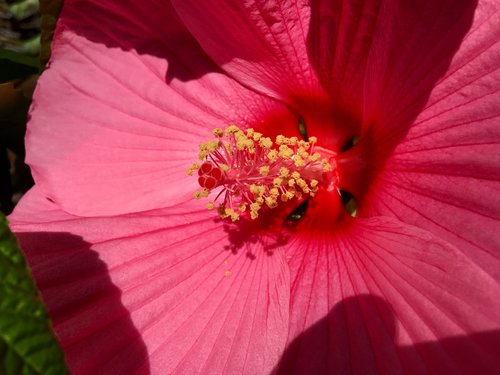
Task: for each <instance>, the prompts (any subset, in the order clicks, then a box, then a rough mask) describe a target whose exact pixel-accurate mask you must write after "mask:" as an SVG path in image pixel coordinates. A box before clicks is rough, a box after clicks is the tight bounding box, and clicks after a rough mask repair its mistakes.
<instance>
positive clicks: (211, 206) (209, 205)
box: [207, 202, 215, 210]
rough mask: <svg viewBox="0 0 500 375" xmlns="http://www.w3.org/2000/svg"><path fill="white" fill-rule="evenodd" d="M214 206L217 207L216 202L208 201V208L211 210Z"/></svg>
mask: <svg viewBox="0 0 500 375" xmlns="http://www.w3.org/2000/svg"><path fill="white" fill-rule="evenodd" d="M214 207H215V204H214V202H208V203H207V208H208V209H209V210H213V208H214Z"/></svg>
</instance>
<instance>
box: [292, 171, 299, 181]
mask: <svg viewBox="0 0 500 375" xmlns="http://www.w3.org/2000/svg"><path fill="white" fill-rule="evenodd" d="M292 178H293V179H295V180H297V179H299V178H300V173H299V172H297V171H293V172H292Z"/></svg>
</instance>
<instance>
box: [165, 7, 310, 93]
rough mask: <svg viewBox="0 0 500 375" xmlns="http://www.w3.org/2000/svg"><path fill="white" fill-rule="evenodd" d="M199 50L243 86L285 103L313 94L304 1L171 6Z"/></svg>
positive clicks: (308, 15)
mask: <svg viewBox="0 0 500 375" xmlns="http://www.w3.org/2000/svg"><path fill="white" fill-rule="evenodd" d="M173 4H174V6H175V9H176V11H177V12H178V13H179V16H180V17H181V18H182V20H183V21H184V22H185V24H186V25H187V27H188V28H189V29H190V30H191V32H192V33H193V35H194V36H195V37H196V39H197V40H198V41H199V42H200V44H201V45H202V47H203V49H204V50H205V51H207V53H208V54H209V55H210V56H211V57H212V58H213V59H214V61H215V62H216V63H217V64H219V65H220V66H222V67H223V69H224V70H225V71H227V72H228V73H229V74H230V75H231V76H233V77H235V78H236V79H237V80H238V81H239V82H241V83H243V84H244V85H245V86H248V87H252V88H254V89H256V90H258V91H260V92H263V93H265V94H267V95H269V96H272V97H276V98H279V99H282V100H284V101H285V102H288V103H290V100H291V98H292V97H293V96H294V95H295V94H296V93H297V90H300V91H301V92H308V91H309V92H310V91H313V92H314V91H317V89H318V88H319V85H318V82H317V78H316V74H315V72H314V70H313V69H312V66H311V65H310V63H309V58H308V53H307V47H306V39H307V32H308V28H309V22H310V7H309V2H308V1H304V0H301V1H288V0H287V1H275V0H272V1H265V2H262V1H245V2H234V1H229V0H227V1H226V0H222V1H220V0H202V1H199V0H179V1H176V0H173Z"/></svg>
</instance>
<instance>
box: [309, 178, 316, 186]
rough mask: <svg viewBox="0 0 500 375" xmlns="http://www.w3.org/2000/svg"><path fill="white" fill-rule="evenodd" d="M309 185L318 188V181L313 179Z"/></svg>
mask: <svg viewBox="0 0 500 375" xmlns="http://www.w3.org/2000/svg"><path fill="white" fill-rule="evenodd" d="M309 185H311V187H312V188H315V187H316V186H318V180H315V179H312V180H311V182H310V183H309Z"/></svg>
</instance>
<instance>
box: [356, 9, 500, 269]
mask: <svg viewBox="0 0 500 375" xmlns="http://www.w3.org/2000/svg"><path fill="white" fill-rule="evenodd" d="M480 5H483V6H484V3H480ZM479 9H480V10H481V9H482V10H483V13H484V14H483V13H481V12H480V13H479V15H478V17H480V20H481V21H482V22H480V23H478V25H476V26H475V27H473V29H472V30H471V32H470V33H469V34H468V36H467V38H466V40H465V41H466V42H467V43H464V44H463V48H462V49H461V51H460V52H459V53H458V54H457V56H456V57H455V60H454V62H453V64H452V65H451V67H450V69H449V71H448V73H447V75H446V76H445V77H444V78H443V79H442V80H441V81H440V83H439V84H438V85H437V86H436V88H435V90H434V91H433V93H432V95H431V97H430V99H429V102H428V103H427V106H426V108H425V109H424V111H423V112H422V113H421V114H420V115H419V117H418V118H417V120H416V122H415V123H414V125H413V126H412V128H411V129H410V131H409V133H408V134H407V136H406V138H405V139H404V141H403V142H402V143H401V144H399V145H398V147H397V148H396V149H395V151H394V154H393V156H392V157H391V159H390V160H389V161H388V163H387V165H386V166H385V170H384V171H383V173H382V174H381V175H380V178H379V181H378V183H377V184H375V185H374V186H373V187H372V191H371V195H370V197H369V199H366V202H365V208H366V215H374V214H375V215H389V216H395V217H397V218H399V219H400V220H402V221H404V222H407V223H409V224H413V225H416V226H418V227H421V228H425V229H426V230H429V231H431V232H432V233H434V234H436V235H437V236H439V237H440V238H443V239H446V241H448V242H450V243H452V244H454V245H455V246H456V247H457V248H458V249H459V250H461V251H463V252H464V253H465V254H466V255H467V256H468V257H469V258H470V259H472V260H474V261H475V262H477V263H478V264H479V265H480V266H481V267H483V268H485V269H487V270H488V271H489V272H490V273H491V274H492V275H495V277H497V278H498V277H500V274H499V269H500V253H499V249H500V236H499V235H498V228H499V226H500V199H499V195H498V192H499V190H500V177H499V176H500V128H499V126H498V118H499V117H500V101H499V100H498V89H499V87H500V69H498V68H499V65H498V61H500V42H499V41H498V38H497V35H498V33H499V32H500V12H498V11H497V12H496V13H494V12H489V13H486V11H487V10H488V8H481V7H480V8H479ZM489 10H490V11H491V9H489Z"/></svg>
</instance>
